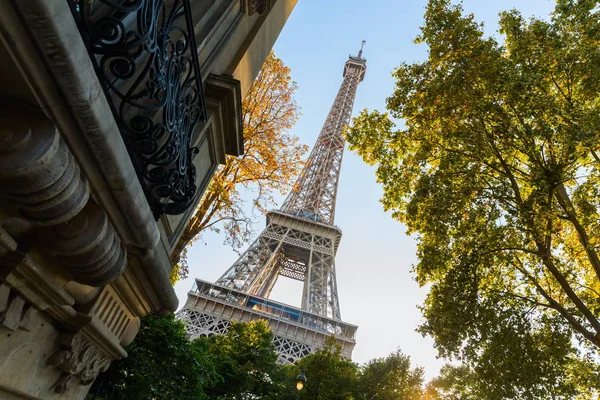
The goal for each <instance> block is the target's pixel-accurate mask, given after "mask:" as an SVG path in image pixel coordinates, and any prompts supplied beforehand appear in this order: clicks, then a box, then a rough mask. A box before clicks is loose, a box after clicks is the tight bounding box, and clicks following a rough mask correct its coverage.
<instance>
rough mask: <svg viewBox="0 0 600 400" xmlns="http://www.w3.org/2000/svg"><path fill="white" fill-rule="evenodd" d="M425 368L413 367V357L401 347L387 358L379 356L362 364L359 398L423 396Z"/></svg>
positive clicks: (391, 399)
mask: <svg viewBox="0 0 600 400" xmlns="http://www.w3.org/2000/svg"><path fill="white" fill-rule="evenodd" d="M422 385H423V369H422V368H414V369H413V368H411V365H410V357H409V356H407V355H404V354H402V352H401V351H400V350H397V351H395V352H393V353H391V354H390V355H388V356H387V357H385V358H375V359H373V360H371V361H369V362H367V363H366V364H365V365H363V366H361V368H360V377H359V383H358V387H359V389H358V392H359V395H358V396H357V398H358V399H361V400H363V399H364V400H419V399H420V398H421V395H422Z"/></svg>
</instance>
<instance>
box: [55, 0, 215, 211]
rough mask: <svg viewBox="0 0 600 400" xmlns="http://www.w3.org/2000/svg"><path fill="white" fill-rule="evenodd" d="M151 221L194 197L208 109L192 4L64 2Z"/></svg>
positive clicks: (173, 0)
mask: <svg viewBox="0 0 600 400" xmlns="http://www.w3.org/2000/svg"><path fill="white" fill-rule="evenodd" d="M67 1H68V2H69V4H70V6H71V10H72V11H73V15H74V17H75V19H76V21H77V24H78V26H79V30H80V33H81V35H82V37H83V39H84V41H85V43H86V46H87V49H88V52H89V55H90V58H91V60H92V63H93V64H94V68H95V70H96V74H97V75H98V78H99V80H100V82H101V84H102V86H103V88H104V91H105V94H106V96H107V98H108V99H109V103H110V105H111V108H112V112H113V114H114V117H115V119H116V121H117V124H118V126H119V129H120V131H121V136H122V137H123V140H124V142H125V145H126V147H127V150H128V152H129V155H130V157H131V160H132V162H133V165H134V167H135V170H136V172H137V175H138V178H139V180H140V182H141V184H142V187H143V189H144V192H145V195H146V199H147V200H148V203H149V205H150V208H151V209H152V212H153V213H154V217H155V218H157V219H158V218H159V216H160V215H161V214H181V213H183V212H184V211H185V210H187V209H188V208H189V207H190V206H191V205H192V202H193V201H194V200H195V198H196V191H197V188H196V170H195V168H194V165H193V163H192V158H193V156H194V155H195V154H196V153H197V152H198V149H197V148H195V147H193V145H192V136H193V133H194V130H195V129H196V127H197V126H198V125H199V124H200V123H202V122H204V121H206V110H205V105H204V95H203V92H202V82H201V75H200V67H199V64H198V55H197V47H196V43H195V40H194V26H193V24H192V18H191V15H192V14H191V8H190V3H189V0H67Z"/></svg>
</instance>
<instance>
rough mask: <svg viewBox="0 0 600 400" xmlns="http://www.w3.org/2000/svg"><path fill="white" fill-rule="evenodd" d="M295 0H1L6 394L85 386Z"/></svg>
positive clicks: (235, 130)
mask: <svg viewBox="0 0 600 400" xmlns="http://www.w3.org/2000/svg"><path fill="white" fill-rule="evenodd" d="M296 1H297V0H102V1H100V0H51V1H50V0H2V1H0V38H1V41H0V399H3V400H4V399H6V400H10V399H59V398H60V399H82V398H83V397H84V396H85V394H86V393H87V391H88V390H89V387H90V384H91V382H92V381H93V380H94V379H95V377H96V376H97V375H98V373H100V372H102V371H104V370H106V368H108V366H109V364H110V362H111V361H113V360H116V359H119V358H122V357H126V356H127V353H126V351H125V350H124V348H125V347H126V346H127V345H128V344H129V343H130V342H131V341H132V340H133V339H134V337H135V335H136V333H137V331H138V329H139V325H140V317H143V316H144V315H146V314H147V313H149V312H156V313H168V312H172V311H174V310H175V309H176V308H177V304H178V302H177V298H176V297H175V293H174V291H173V288H172V287H171V285H170V283H169V274H170V272H171V269H172V268H171V267H172V265H171V262H170V259H171V251H172V248H173V246H174V245H175V244H176V243H177V239H178V237H179V235H180V234H181V232H182V230H183V228H184V227H185V223H186V222H187V220H188V218H189V216H190V214H191V213H192V212H193V209H194V206H195V204H197V202H198V200H199V197H200V195H201V194H202V192H203V191H204V189H205V188H206V185H207V184H208V181H209V180H210V178H211V176H212V174H213V173H214V171H215V168H216V167H217V165H218V164H219V163H222V162H224V160H225V155H226V154H231V155H239V154H241V153H242V152H243V137H242V125H241V99H242V97H243V96H244V94H245V93H246V91H247V90H248V89H249V87H250V85H251V84H252V81H253V79H254V78H255V77H256V75H257V74H258V72H259V70H260V68H261V66H262V64H263V62H264V60H265V59H266V57H267V55H268V53H269V51H270V50H271V48H272V46H273V44H274V42H275V40H276V38H277V36H278V35H279V33H280V31H281V29H282V28H283V26H284V24H285V22H286V20H287V18H288V17H289V15H290V13H291V12H292V10H293V8H294V6H295V4H296Z"/></svg>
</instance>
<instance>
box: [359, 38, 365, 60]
mask: <svg viewBox="0 0 600 400" xmlns="http://www.w3.org/2000/svg"><path fill="white" fill-rule="evenodd" d="M365 43H367V41H366V40H364V39H363V41H362V44H361V45H360V50H359V51H358V56H357V58H362V52H363V47H365Z"/></svg>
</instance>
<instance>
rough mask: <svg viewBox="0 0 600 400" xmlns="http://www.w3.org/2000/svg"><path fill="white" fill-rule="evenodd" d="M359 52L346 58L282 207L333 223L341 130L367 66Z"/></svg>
mask: <svg viewBox="0 0 600 400" xmlns="http://www.w3.org/2000/svg"><path fill="white" fill-rule="evenodd" d="M361 56H362V49H361V51H360V52H359V53H358V56H357V57H352V56H350V59H349V60H348V61H347V62H346V65H345V67H344V80H343V81H342V85H341V86H340V90H339V91H338V94H337V96H336V97H335V101H334V102H333V105H332V106H331V110H329V114H328V115H327V119H326V120H325V123H324V124H323V128H322V129H321V133H320V135H319V137H318V138H317V143H316V144H315V147H314V148H313V150H312V152H311V153H310V157H309V158H308V161H307V163H306V166H305V167H304V170H303V171H302V174H301V175H300V177H299V178H298V181H297V182H296V184H295V185H294V188H293V190H292V191H291V192H290V194H289V195H288V197H287V199H286V200H285V202H284V203H283V207H282V210H285V211H288V212H291V213H295V214H297V215H299V216H303V217H305V218H311V219H314V220H316V221H319V222H323V223H326V224H333V221H334V217H335V198H336V194H337V187H338V180H339V177H340V167H341V166H342V156H343V154H344V138H343V136H342V133H343V131H344V127H345V126H346V125H348V123H349V122H350V116H351V114H352V107H353V105H354V98H355V96H356V89H357V88H358V84H359V83H360V82H362V80H363V78H364V76H365V71H366V70H367V64H366V60H365V59H364V58H362V57H361Z"/></svg>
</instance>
